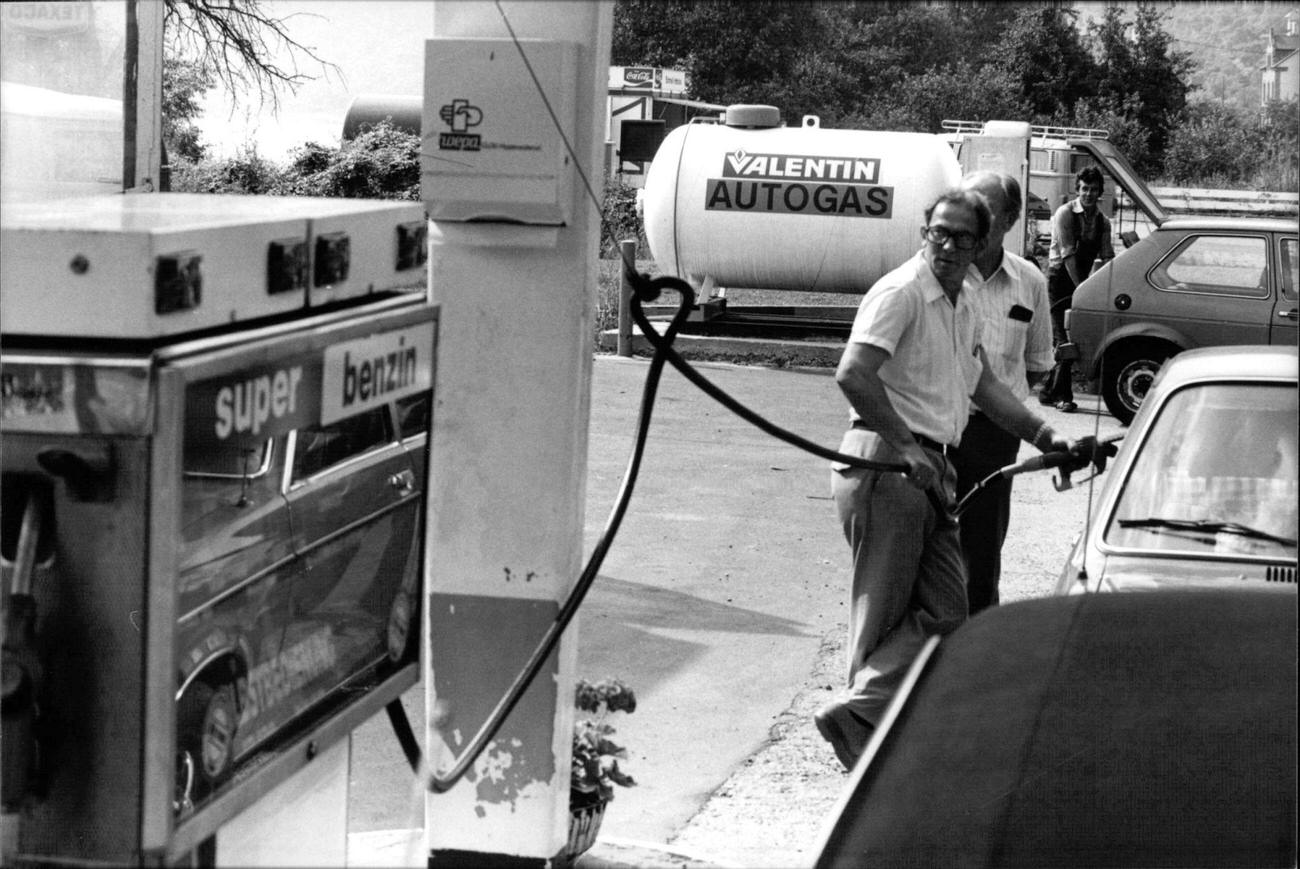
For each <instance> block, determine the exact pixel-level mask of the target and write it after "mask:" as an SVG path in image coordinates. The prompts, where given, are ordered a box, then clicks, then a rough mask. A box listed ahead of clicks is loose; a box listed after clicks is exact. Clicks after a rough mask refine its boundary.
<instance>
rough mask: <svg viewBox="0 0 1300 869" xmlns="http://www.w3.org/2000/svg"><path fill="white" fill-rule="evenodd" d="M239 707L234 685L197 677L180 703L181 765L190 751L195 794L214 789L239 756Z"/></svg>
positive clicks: (177, 727)
mask: <svg viewBox="0 0 1300 869" xmlns="http://www.w3.org/2000/svg"><path fill="white" fill-rule="evenodd" d="M238 727H239V709H238V707H237V705H236V703H235V688H234V685H232V684H230V683H226V684H224V685H220V686H213V685H210V684H208V683H207V682H203V681H201V680H196V681H195V682H194V683H193V684H192V685H191V686H190V688H189V690H188V691H186V692H185V695H184V696H183V697H181V700H180V703H178V704H177V707H176V751H177V755H178V763H177V767H178V768H184V767H185V759H186V756H187V755H188V757H189V760H190V763H191V764H192V766H193V770H194V786H193V792H192V794H191V796H192V797H203V796H206V795H207V794H209V793H211V792H212V791H213V790H214V789H215V788H216V787H217V786H218V785H219V784H221V782H222V780H223V779H224V778H225V777H226V776H227V775H228V774H229V773H230V770H231V767H232V766H233V764H234V759H235V731H236V730H237V729H238Z"/></svg>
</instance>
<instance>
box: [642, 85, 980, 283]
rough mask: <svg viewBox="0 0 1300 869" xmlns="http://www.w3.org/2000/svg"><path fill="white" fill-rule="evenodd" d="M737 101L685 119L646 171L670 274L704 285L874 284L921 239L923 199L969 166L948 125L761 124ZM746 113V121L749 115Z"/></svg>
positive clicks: (649, 209)
mask: <svg viewBox="0 0 1300 869" xmlns="http://www.w3.org/2000/svg"><path fill="white" fill-rule="evenodd" d="M763 108H767V107H756V106H746V107H735V106H733V107H731V108H730V109H728V111H727V120H728V123H726V124H687V125H684V126H681V127H678V128H677V129H675V130H673V131H672V133H670V134H669V135H668V136H667V137H666V138H665V139H664V142H663V144H662V145H661V146H660V148H659V151H658V153H657V154H656V155H655V159H654V161H653V162H652V164H651V166H650V171H649V174H648V175H647V177H646V185H645V194H644V219H645V230H646V237H647V239H648V240H649V242H650V251H651V254H652V255H653V256H654V259H655V262H656V264H657V265H658V266H659V268H660V270H661V271H662V272H663V273H665V274H671V275H675V276H677V277H681V278H685V279H686V280H689V281H690V282H691V283H692V284H693V285H695V286H696V287H697V288H698V287H699V286H701V285H702V284H703V283H704V282H705V280H706V279H707V278H712V282H713V284H714V285H716V286H719V287H751V288H759V289H780V290H804V291H812V292H843V293H864V292H866V291H867V290H868V289H870V287H871V284H872V283H874V282H875V281H876V279H878V278H879V277H880V276H881V275H883V274H885V273H886V272H888V271H890V270H891V269H893V268H896V267H897V266H899V265H901V264H902V263H903V262H904V261H905V260H906V259H907V258H908V257H910V256H912V255H913V254H914V253H916V251H917V250H919V249H920V246H921V226H922V225H923V224H924V223H925V209H926V208H927V207H929V206H930V205H931V204H932V203H933V202H934V200H935V199H936V198H937V197H938V196H939V194H940V193H942V192H943V191H945V190H947V189H949V188H951V187H953V186H955V185H956V184H957V182H958V181H959V180H960V178H961V168H960V165H959V164H958V162H957V158H956V156H955V155H954V154H953V152H952V149H951V147H950V146H949V145H948V144H947V143H946V142H945V141H944V140H943V139H942V138H940V137H939V136H933V135H929V134H926V133H896V132H881V131H872V130H832V129H824V128H822V127H821V126H820V125H818V123H817V121H816V118H814V117H809V118H805V119H804V125H803V126H800V127H777V126H767V127H764V126H761V125H762V124H765V123H771V119H772V118H773V117H774V112H775V110H771V112H761V111H757V110H759V109H763ZM742 123H743V124H745V126H740V125H739V124H742Z"/></svg>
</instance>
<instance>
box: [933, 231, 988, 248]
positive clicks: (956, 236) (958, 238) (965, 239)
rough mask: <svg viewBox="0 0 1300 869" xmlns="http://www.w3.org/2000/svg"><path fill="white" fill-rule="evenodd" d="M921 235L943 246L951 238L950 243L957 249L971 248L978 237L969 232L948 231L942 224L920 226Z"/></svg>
mask: <svg viewBox="0 0 1300 869" xmlns="http://www.w3.org/2000/svg"><path fill="white" fill-rule="evenodd" d="M921 235H923V236H925V240H926V241H928V242H930V243H931V244H937V245H939V247H943V246H944V245H945V244H947V243H948V239H952V243H953V244H954V245H956V246H957V250H973V249H974V247H975V245H976V244H977V243H978V242H979V238H978V237H977V236H976V235H975V234H974V233H970V232H949V231H948V230H947V229H945V228H944V227H942V226H925V227H922V228H921Z"/></svg>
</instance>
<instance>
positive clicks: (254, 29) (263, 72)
mask: <svg viewBox="0 0 1300 869" xmlns="http://www.w3.org/2000/svg"><path fill="white" fill-rule="evenodd" d="M163 2H164V3H165V4H166V7H167V11H166V16H165V19H164V27H165V29H166V34H167V40H168V44H169V47H170V48H171V49H172V50H173V52H174V53H176V54H178V55H180V56H183V57H188V58H191V59H193V60H194V61H196V62H197V63H198V64H199V65H200V67H201V69H202V70H203V71H205V72H207V73H209V74H211V75H212V76H215V77H216V79H217V80H218V81H219V82H221V84H223V85H224V86H225V87H226V89H227V90H229V91H230V92H231V93H234V94H247V93H250V92H251V93H255V94H256V95H257V98H258V106H259V107H261V106H262V105H264V104H265V103H266V101H267V100H270V103H271V110H272V112H278V111H279V108H280V94H281V91H282V90H283V89H287V90H288V91H289V93H296V92H297V90H298V88H299V86H301V85H302V84H304V83H306V82H309V81H314V80H315V79H316V78H317V77H318V76H316V75H310V74H308V73H306V72H303V70H302V68H301V67H300V60H301V61H302V62H307V61H310V62H311V63H312V64H318V65H319V66H320V68H321V71H322V73H325V74H328V72H329V71H331V70H333V71H334V72H336V73H339V72H340V71H339V68H338V67H337V66H335V65H334V64H333V63H330V62H328V61H326V60H324V59H323V58H321V57H320V55H318V54H317V53H316V48H315V47H314V46H307V45H303V44H302V43H301V42H299V41H298V40H296V39H294V38H293V37H292V36H290V35H289V31H288V26H287V25H288V22H289V20H290V19H292V18H294V17H297V16H294V15H290V16H287V17H284V18H277V17H275V16H274V15H272V14H270V13H269V12H267V11H266V9H265V8H264V3H263V0H163ZM282 55H287V57H288V64H289V65H288V67H287V68H286V67H285V66H281V65H280V64H281V63H283V60H282ZM340 74H341V73H340Z"/></svg>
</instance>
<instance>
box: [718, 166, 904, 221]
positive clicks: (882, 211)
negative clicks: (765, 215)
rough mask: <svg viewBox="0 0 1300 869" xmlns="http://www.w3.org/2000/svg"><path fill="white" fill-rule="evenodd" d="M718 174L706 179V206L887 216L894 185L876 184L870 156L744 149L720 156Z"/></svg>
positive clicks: (876, 172)
mask: <svg viewBox="0 0 1300 869" xmlns="http://www.w3.org/2000/svg"><path fill="white" fill-rule="evenodd" d="M721 174H722V177H720V178H709V179H708V180H707V182H706V184H705V195H704V207H705V209H706V210H708V211H762V212H771V213H777V214H820V215H829V216H837V217H877V218H884V219H888V218H889V217H890V215H891V214H892V213H893V208H894V188H893V187H885V186H881V185H879V184H877V181H879V179H880V160H879V159H878V158H875V157H828V156H822V155H802V154H749V153H746V152H745V151H743V150H739V151H734V152H732V153H730V154H727V155H726V156H725V157H724V158H723V165H722V173H721Z"/></svg>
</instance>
